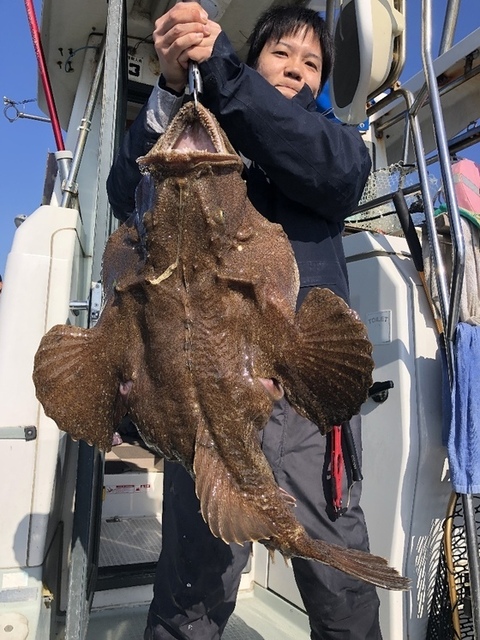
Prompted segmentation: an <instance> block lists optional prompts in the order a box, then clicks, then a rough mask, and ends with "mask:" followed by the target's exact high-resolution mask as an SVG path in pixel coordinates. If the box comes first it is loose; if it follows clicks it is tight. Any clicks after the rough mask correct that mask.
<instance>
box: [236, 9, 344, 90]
mask: <svg viewBox="0 0 480 640" xmlns="http://www.w3.org/2000/svg"><path fill="white" fill-rule="evenodd" d="M305 27H307V28H308V29H312V30H313V32H314V33H315V35H316V36H317V38H318V40H319V42H320V48H321V50H322V75H321V78H320V90H321V89H322V88H323V86H324V85H325V82H326V81H327V80H328V76H329V75H330V72H331V70H332V66H333V57H334V43H333V37H332V35H331V33H330V32H329V31H328V29H327V25H326V23H325V20H324V19H323V18H321V17H320V16H319V15H318V13H317V12H316V11H314V10H313V9H306V8H305V7H295V6H291V5H289V6H277V7H271V8H270V9H267V11H265V12H264V13H262V15H261V16H260V18H259V19H258V21H257V23H256V25H255V27H254V28H253V31H252V35H251V36H250V50H249V52H248V56H247V64H248V66H249V67H253V68H254V69H255V68H256V67H257V64H258V58H259V56H260V53H261V52H262V49H263V47H264V46H265V45H266V43H267V42H270V41H271V40H273V41H274V42H278V41H279V40H281V39H282V38H283V37H284V36H292V35H296V34H297V33H298V32H299V31H303V29H305Z"/></svg>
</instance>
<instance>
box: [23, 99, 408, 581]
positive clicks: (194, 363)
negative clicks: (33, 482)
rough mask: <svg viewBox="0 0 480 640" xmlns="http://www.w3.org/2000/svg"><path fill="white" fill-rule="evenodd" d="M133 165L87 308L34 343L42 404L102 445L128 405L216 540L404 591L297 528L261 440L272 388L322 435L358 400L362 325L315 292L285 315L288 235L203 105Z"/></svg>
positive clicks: (337, 302)
mask: <svg viewBox="0 0 480 640" xmlns="http://www.w3.org/2000/svg"><path fill="white" fill-rule="evenodd" d="M139 163H140V166H141V167H142V168H143V172H144V173H145V174H146V175H145V177H144V178H143V182H142V184H141V185H140V187H139V189H138V190H137V205H138V206H137V214H136V216H135V218H134V219H133V218H132V219H131V220H130V221H129V222H127V223H126V224H123V225H122V226H121V227H120V228H119V229H118V230H117V231H116V232H115V233H113V234H112V236H111V237H110V239H109V241H108V243H107V246H106V249H105V254H104V261H103V265H104V267H103V285H104V294H105V305H104V309H103V312H102V314H101V317H100V320H99V321H98V323H97V325H96V326H95V327H93V328H91V329H81V328H78V327H73V326H66V325H65V326H62V325H57V326H55V327H53V328H52V329H51V330H50V331H49V332H48V333H47V334H46V336H44V338H43V339H42V342H41V344H40V347H39V349H38V352H37V354H36V357H35V368H34V375H33V377H34V382H35V386H36V391H37V396H38V398H39V400H40V402H41V403H42V405H43V407H44V409H45V412H46V413H47V415H49V416H50V417H51V418H53V420H55V422H56V423H57V425H58V427H59V428H60V429H62V430H64V431H66V432H67V433H69V434H70V435H71V436H72V437H74V438H76V439H82V440H86V441H87V442H89V443H91V444H94V445H97V446H98V447H100V448H101V449H104V450H109V449H110V447H111V442H112V434H113V432H114V430H115V428H116V425H117V424H118V421H119V419H120V418H121V417H122V416H123V415H125V413H126V412H128V413H129V415H130V416H131V418H132V420H133V421H134V422H135V424H136V425H137V427H138V430H139V432H140V433H141V435H142V437H143V438H144V440H145V441H146V442H147V443H148V444H150V445H151V446H152V447H154V448H155V449H156V450H158V451H160V452H161V453H162V454H163V455H164V456H165V457H166V458H168V459H170V460H176V461H179V462H181V463H182V464H183V465H184V466H185V467H186V468H187V469H188V470H189V471H190V473H191V474H192V476H193V477H194V478H195V482H196V491H197V495H198V497H199V500H200V504H201V510H202V514H203V517H204V518H205V520H206V521H207V523H208V525H209V526H210V529H211V531H212V533H213V534H214V535H215V536H217V537H220V538H222V539H223V540H224V541H226V542H244V541H247V540H260V541H262V542H264V543H265V544H266V545H267V546H268V547H269V548H276V549H278V550H280V551H281V553H282V554H284V555H285V556H287V557H288V556H301V557H305V558H313V559H315V560H318V561H320V562H324V563H326V564H329V565H332V566H334V567H336V568H338V569H340V570H342V571H345V572H347V573H349V574H351V575H353V576H356V577H358V578H361V579H363V580H366V581H369V582H372V583H374V584H376V585H380V586H382V587H386V588H392V589H403V588H406V586H407V581H406V580H405V579H404V578H402V577H400V576H399V575H398V574H397V573H396V571H395V570H394V569H391V568H390V567H388V565H387V563H386V561H385V560H383V559H382V558H378V557H376V556H373V555H370V554H367V553H365V552H360V551H356V550H350V549H344V548H340V547H334V546H332V545H329V544H326V543H325V542H323V541H321V540H314V539H312V538H310V537H309V536H308V534H307V533H306V531H305V529H304V528H303V527H302V526H301V525H300V524H299V522H298V521H297V520H296V518H295V516H294V514H293V509H292V502H293V498H292V497H291V496H288V495H287V494H285V492H283V491H282V490H280V489H279V487H278V485H277V484H276V482H275V480H274V477H273V474H272V471H271V469H270V466H269V465H268V463H267V460H266V458H265V457H264V455H263V453H262V451H261V449H260V446H259V438H258V431H259V429H262V428H263V427H264V425H265V424H266V422H267V420H268V417H269V415H270V413H271V411H272V404H273V401H274V399H275V398H276V397H278V395H279V394H280V393H281V389H284V391H285V394H286V397H287V399H288V400H289V402H290V403H291V404H292V405H293V407H294V408H295V409H296V410H297V411H298V412H300V413H301V414H302V415H304V416H306V417H308V418H309V419H310V420H312V421H313V422H315V423H316V424H317V425H318V427H319V428H320V430H321V432H322V433H325V432H327V431H328V430H329V429H330V428H331V426H332V425H334V424H340V423H341V422H343V421H345V420H348V419H349V418H350V417H351V416H352V415H353V414H354V413H356V412H357V411H358V409H359V407H360V405H361V404H362V402H363V401H364V400H365V398H366V395H367V390H368V388H369V386H370V385H371V374H372V369H373V362H372V358H371V345H370V343H369V341H368V339H367V337H366V331H365V328H364V325H363V324H362V323H361V322H360V321H359V320H358V319H357V318H356V316H355V314H354V313H353V312H352V311H351V310H350V309H349V307H348V306H347V305H346V304H345V303H344V302H343V301H342V300H341V299H340V298H339V297H337V296H336V295H334V294H333V293H332V292H331V291H329V290H326V289H314V290H312V291H311V292H310V293H309V294H308V296H307V297H306V299H305V300H304V302H303V304H302V305H301V307H300V310H299V311H298V313H296V312H295V305H296V299H297V294H298V286H299V278H298V271H297V265H296V262H295V258H294V256H293V252H292V249H291V246H290V243H289V241H288V239H287V237H286V235H285V234H284V232H283V230H282V228H281V227H280V226H279V225H276V224H272V223H270V222H268V221H267V220H266V219H265V218H264V217H263V216H261V215H260V214H259V213H258V212H257V211H256V210H255V209H254V208H253V206H252V205H251V203H250V202H249V200H248V199H247V195H246V187H245V184H244V181H243V179H242V177H241V171H242V161H241V160H240V158H239V156H238V155H237V154H236V153H235V151H234V149H233V148H232V146H231V145H230V143H229V141H228V140H227V138H226V136H225V134H224V132H223V131H222V130H221V128H220V126H219V125H218V123H217V122H216V120H215V119H214V117H213V116H212V114H210V113H209V112H208V111H207V110H206V109H205V108H203V107H202V106H201V105H198V106H197V108H195V107H194V105H193V104H192V103H189V104H187V105H185V106H184V107H183V108H182V110H181V111H180V112H179V113H178V114H177V116H176V117H175V119H174V120H173V122H172V123H171V125H170V127H169V128H168V130H167V131H166V132H165V134H164V135H163V136H161V138H160V139H159V141H158V142H157V143H156V145H155V146H154V147H153V148H152V149H151V151H150V152H149V153H148V154H147V155H146V156H144V157H142V158H140V159H139ZM146 203H147V204H146Z"/></svg>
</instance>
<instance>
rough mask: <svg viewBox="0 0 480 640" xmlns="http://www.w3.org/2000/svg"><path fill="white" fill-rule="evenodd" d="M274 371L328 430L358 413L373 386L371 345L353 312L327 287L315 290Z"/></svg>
mask: <svg viewBox="0 0 480 640" xmlns="http://www.w3.org/2000/svg"><path fill="white" fill-rule="evenodd" d="M295 325H296V331H295V339H294V340H292V341H289V342H288V344H285V345H284V348H283V350H282V354H281V358H282V360H283V362H284V363H285V364H282V363H281V362H278V363H277V366H276V373H277V375H278V378H279V380H280V382H281V383H282V385H283V387H284V389H285V394H286V396H287V399H288V400H289V402H290V403H291V404H292V405H293V407H294V408H295V409H296V410H297V411H298V412H299V413H300V414H301V415H303V416H305V417H306V418H308V419H309V420H311V421H312V422H314V423H315V424H317V425H318V426H319V428H320V430H321V431H322V433H326V432H327V431H329V430H330V429H331V427H332V426H333V425H335V424H341V423H342V422H345V421H346V420H349V419H350V418H351V417H352V416H353V415H355V414H356V413H358V411H359V409H360V406H361V405H362V403H363V402H364V401H365V400H366V398H367V393H368V389H369V388H370V386H371V385H372V371H373V366H374V363H373V360H372V345H371V343H370V341H369V340H368V337H367V331H366V328H365V325H364V324H363V323H362V322H361V321H360V320H359V319H358V317H357V315H356V314H355V312H354V311H352V310H351V309H350V307H349V306H348V305H347V304H346V303H345V302H344V301H343V300H342V299H341V298H340V297H339V296H337V295H335V294H334V293H332V292H331V291H330V290H328V289H312V290H311V291H310V292H309V294H308V295H307V297H306V298H305V300H304V302H303V304H302V305H301V307H300V310H299V311H298V313H297V315H296V319H295Z"/></svg>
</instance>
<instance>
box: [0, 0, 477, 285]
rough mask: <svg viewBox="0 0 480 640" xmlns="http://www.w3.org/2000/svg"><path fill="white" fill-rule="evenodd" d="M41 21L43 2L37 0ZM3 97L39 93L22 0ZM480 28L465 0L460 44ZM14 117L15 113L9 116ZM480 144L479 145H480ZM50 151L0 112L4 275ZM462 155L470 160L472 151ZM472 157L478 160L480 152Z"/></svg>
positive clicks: (8, 5)
mask: <svg viewBox="0 0 480 640" xmlns="http://www.w3.org/2000/svg"><path fill="white" fill-rule="evenodd" d="M446 2H447V0H432V4H433V5H434V7H435V9H434V13H435V16H434V25H433V27H434V28H433V31H434V44H433V52H434V53H436V52H437V51H438V47H439V40H440V35H441V29H442V25H443V14H444V7H445V5H446ZM406 4H407V10H408V13H407V28H408V30H407V50H408V55H407V63H406V67H405V70H404V73H403V76H402V79H403V80H405V79H407V78H408V77H410V76H411V75H413V74H414V73H415V72H417V71H419V70H420V67H421V60H420V57H419V51H420V6H421V2H420V0H407V1H406ZM35 6H36V11H37V17H38V19H39V20H40V18H41V9H40V7H41V2H40V0H36V2H35ZM0 24H2V25H3V33H2V38H0V58H1V60H2V73H1V75H0V93H1V95H2V97H3V96H6V97H7V98H10V99H12V100H15V101H22V100H28V99H31V98H35V97H36V93H37V63H36V58H35V55H34V51H33V46H32V42H31V38H30V31H29V27H28V21H27V17H26V11H25V7H24V3H23V2H22V1H21V0H1V1H0ZM478 27H480V2H479V0H462V2H461V9H460V18H459V23H458V26H457V31H456V36H455V42H458V41H459V40H461V39H462V38H463V37H465V35H467V34H468V33H469V32H470V31H471V30H473V29H475V28H478ZM25 110H26V111H27V112H28V113H33V114H37V115H43V114H41V112H40V111H39V109H38V107H37V106H36V103H35V102H32V103H28V104H26V105H25ZM8 113H9V115H10V114H11V113H12V112H11V111H9V112H8ZM477 146H478V145H477ZM48 151H55V141H54V138H53V134H52V130H51V127H50V125H49V124H45V123H43V122H37V121H34V120H27V119H23V118H22V119H18V120H16V121H15V122H13V123H10V122H9V121H8V120H7V118H5V117H4V115H3V111H2V113H0V176H1V180H0V274H3V272H4V267H5V262H6V259H7V254H8V252H9V250H10V246H11V243H12V239H13V235H14V232H15V225H14V222H13V220H14V217H15V216H16V215H18V214H27V215H28V214H30V213H32V212H33V211H34V210H35V209H36V208H37V207H38V206H39V205H40V203H41V198H42V190H43V180H44V174H45V162H46V157H47V153H48ZM462 155H464V156H467V157H468V156H469V153H468V152H462ZM470 157H472V158H473V159H479V161H480V152H478V151H475V152H472V153H471V155H470Z"/></svg>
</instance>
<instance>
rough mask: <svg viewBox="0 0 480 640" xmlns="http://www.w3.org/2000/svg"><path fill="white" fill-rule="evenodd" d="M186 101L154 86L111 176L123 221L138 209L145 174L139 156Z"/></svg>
mask: <svg viewBox="0 0 480 640" xmlns="http://www.w3.org/2000/svg"><path fill="white" fill-rule="evenodd" d="M182 101H183V96H175V95H173V94H171V93H169V92H168V91H165V90H164V89H162V88H161V87H159V86H156V87H154V89H153V91H152V93H151V95H150V98H149V99H148V102H147V103H146V104H145V105H144V106H143V107H142V109H141V110H140V113H139V114H138V116H137V117H136V119H135V120H134V122H133V123H132V125H131V126H130V128H129V130H128V131H127V133H126V134H125V137H124V139H123V142H122V144H121V146H120V149H119V151H118V153H117V155H116V157H115V160H114V162H113V165H112V168H111V169H110V173H109V175H108V178H107V194H108V200H109V202H110V204H111V206H112V211H113V214H114V216H115V217H116V218H118V219H119V220H121V221H122V222H123V221H125V220H126V219H127V218H128V217H129V216H130V214H131V213H133V211H134V209H135V190H136V188H137V185H138V183H139V182H140V179H141V177H142V174H141V173H140V170H139V168H138V164H137V158H139V157H140V156H143V155H145V154H146V153H147V152H148V151H149V150H150V149H151V148H152V146H153V145H154V144H155V142H156V141H157V140H158V138H159V136H160V135H161V134H162V133H164V132H165V129H166V128H167V126H168V124H169V123H170V122H171V120H172V119H173V117H174V116H175V114H176V113H177V111H178V110H179V109H180V106H181V105H182Z"/></svg>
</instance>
